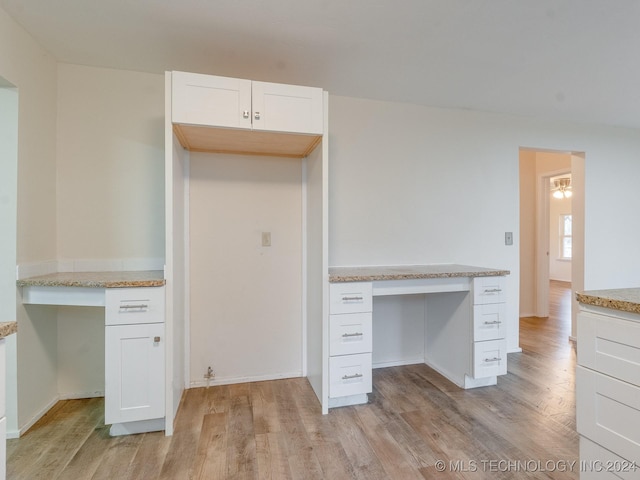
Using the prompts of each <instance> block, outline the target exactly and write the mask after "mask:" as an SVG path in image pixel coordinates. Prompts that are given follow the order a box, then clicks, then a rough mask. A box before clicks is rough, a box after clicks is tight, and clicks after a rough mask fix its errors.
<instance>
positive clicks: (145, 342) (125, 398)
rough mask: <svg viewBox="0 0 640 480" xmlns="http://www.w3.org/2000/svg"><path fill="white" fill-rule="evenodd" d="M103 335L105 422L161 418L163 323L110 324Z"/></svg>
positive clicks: (162, 397) (162, 405) (162, 413)
mask: <svg viewBox="0 0 640 480" xmlns="http://www.w3.org/2000/svg"><path fill="white" fill-rule="evenodd" d="M105 335H106V336H105V342H106V347H107V348H106V349H105V392H107V393H106V394H105V414H104V420H105V423H107V424H114V423H124V422H134V421H139V420H148V419H152V418H160V417H164V324H163V323H149V324H143V325H118V326H111V327H107V328H106V332H105Z"/></svg>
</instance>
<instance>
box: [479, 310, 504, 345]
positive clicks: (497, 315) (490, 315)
mask: <svg viewBox="0 0 640 480" xmlns="http://www.w3.org/2000/svg"><path fill="white" fill-rule="evenodd" d="M506 314H507V306H506V304H504V303H486V304H484V305H474V306H473V340H474V341H476V342H478V341H483V340H498V339H501V338H505V337H506V335H505V330H506Z"/></svg>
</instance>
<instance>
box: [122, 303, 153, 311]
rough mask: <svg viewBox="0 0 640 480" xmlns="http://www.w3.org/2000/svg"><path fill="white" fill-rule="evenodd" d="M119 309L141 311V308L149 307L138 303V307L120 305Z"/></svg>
mask: <svg viewBox="0 0 640 480" xmlns="http://www.w3.org/2000/svg"><path fill="white" fill-rule="evenodd" d="M120 308H122V309H125V310H129V309H132V308H136V309H138V310H140V309H143V308H149V305H147V304H146V303H140V304H138V305H120Z"/></svg>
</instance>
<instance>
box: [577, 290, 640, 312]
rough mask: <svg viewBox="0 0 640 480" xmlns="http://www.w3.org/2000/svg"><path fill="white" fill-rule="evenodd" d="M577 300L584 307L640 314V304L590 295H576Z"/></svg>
mask: <svg viewBox="0 0 640 480" xmlns="http://www.w3.org/2000/svg"><path fill="white" fill-rule="evenodd" d="M576 300H577V301H578V303H580V304H582V305H591V306H594V307H603V308H609V309H611V310H619V311H621V312H629V313H639V314H640V304H638V303H635V302H630V301H626V300H620V299H615V298H607V297H602V296H599V295H592V294H589V293H576Z"/></svg>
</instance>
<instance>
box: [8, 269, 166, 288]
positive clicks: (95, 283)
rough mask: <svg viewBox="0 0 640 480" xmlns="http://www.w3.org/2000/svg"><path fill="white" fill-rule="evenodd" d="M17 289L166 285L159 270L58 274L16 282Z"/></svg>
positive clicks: (162, 273)
mask: <svg viewBox="0 0 640 480" xmlns="http://www.w3.org/2000/svg"><path fill="white" fill-rule="evenodd" d="M16 285H17V286H18V287H79V288H128V287H133V288H137V287H162V286H164V285H166V280H165V279H164V272H162V271H161V270H141V271H114V272H59V273H53V274H49V275H40V276H37V277H28V278H23V279H20V280H17V281H16Z"/></svg>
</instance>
